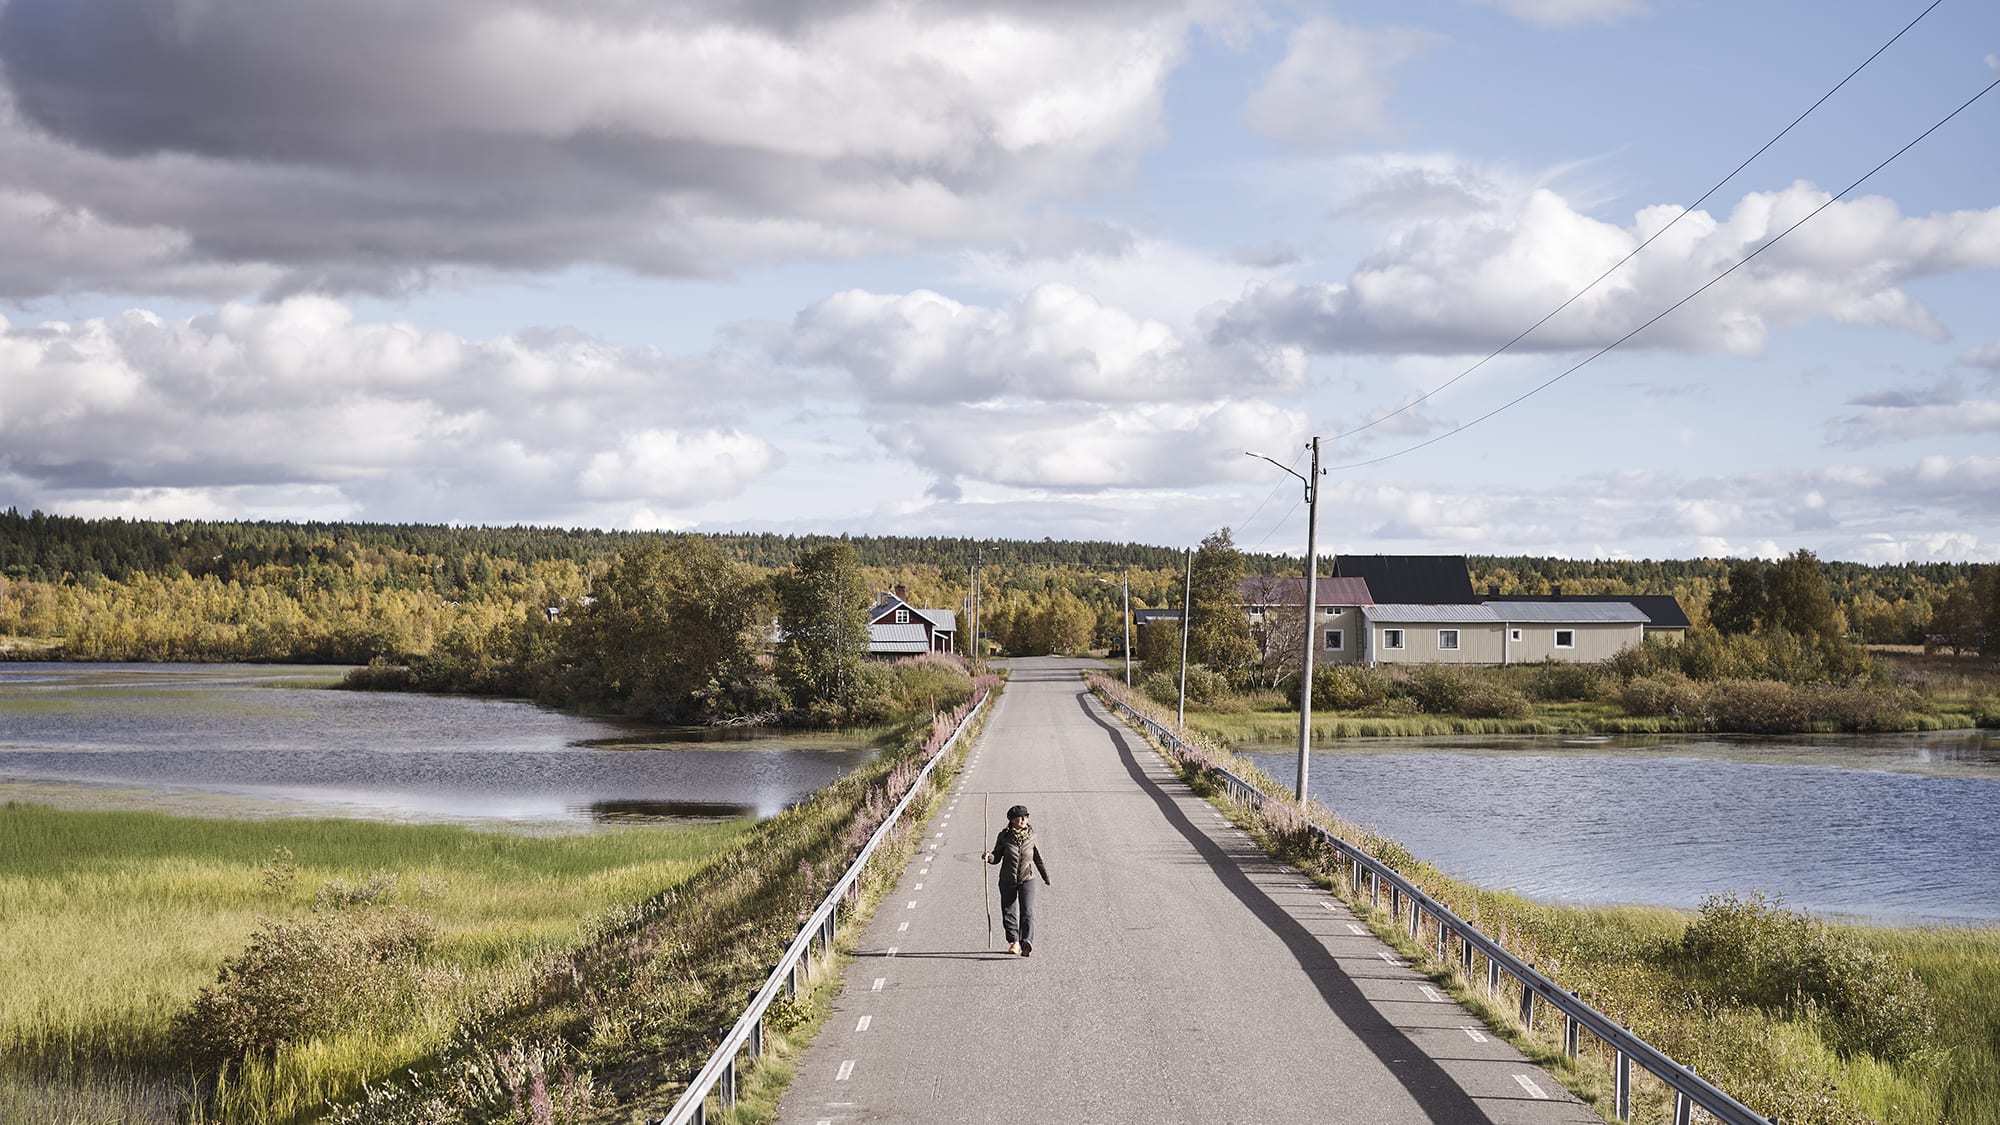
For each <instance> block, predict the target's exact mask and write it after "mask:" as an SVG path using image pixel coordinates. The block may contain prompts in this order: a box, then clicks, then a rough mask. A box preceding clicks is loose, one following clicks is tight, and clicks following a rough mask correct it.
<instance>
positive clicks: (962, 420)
mask: <svg viewBox="0 0 2000 1125" xmlns="http://www.w3.org/2000/svg"><path fill="white" fill-rule="evenodd" d="M874 432H875V436H876V438H877V439H878V440H880V441H881V442H882V443H883V444H884V445H886V446H888V447H889V448H890V449H891V450H892V451H894V452H896V453H898V454H900V455H902V456H904V457H906V458H908V459H909V460H910V461H911V462H912V463H914V464H916V465H918V466H919V467H921V468H923V469H925V470H927V471H929V472H931V473H933V474H934V475H935V476H936V477H937V478H938V479H939V480H940V481H941V482H944V487H943V488H942V489H941V491H943V492H946V493H949V491H950V490H951V489H952V487H953V486H954V485H955V484H956V482H958V481H961V480H973V481H983V482H986V483H989V484H996V485H1002V486H1006V487H1010V488H1041V489H1054V490H1062V491H1072V492H1101V491H1112V490H1160V489H1175V488H1186V487H1199V486H1203V485H1209V484H1214V483H1216V482H1218V481H1224V480H1244V479H1251V478H1252V477H1253V475H1259V474H1257V470H1256V469H1255V468H1253V467H1251V466H1250V465H1249V464H1248V463H1249V462H1250V459H1249V458H1247V457H1245V456H1243V451H1244V450H1245V449H1251V448H1260V447H1284V446H1287V445H1294V444H1297V443H1298V442H1299V441H1300V440H1302V438H1303V435H1304V433H1305V422H1304V419H1303V418H1302V417H1300V416H1299V415H1297V414H1295V413H1292V412H1289V411H1286V410H1283V409H1281V408H1279V407H1277V406H1273V405H1271V404H1269V403H1262V402H1215V403H1198V404H1186V405H1178V404H1171V405H1161V404H1147V405H1137V406H1130V407H1121V408H1118V409H1098V410H1082V411H1079V410H1075V409H1071V408H1068V407H1065V406H1061V405H1050V404H1042V403H993V404H988V405H984V406H973V407H956V408H949V409H933V410H923V411H898V412H894V413H892V414H889V415H888V416H885V417H882V418H880V419H879V420H878V421H877V422H876V423H875V426H874Z"/></svg>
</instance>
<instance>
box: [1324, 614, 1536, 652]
mask: <svg viewBox="0 0 2000 1125" xmlns="http://www.w3.org/2000/svg"><path fill="white" fill-rule="evenodd" d="M1361 617H1362V621H1363V628H1362V640H1363V643H1364V645H1365V647H1364V648H1363V650H1362V652H1361V654H1360V657H1359V658H1360V659H1362V660H1365V661H1367V662H1368V663H1370V664H1500V663H1503V662H1505V660H1506V658H1507V634H1506V632H1505V623H1504V622H1502V621H1501V620H1500V615H1499V614H1498V613H1496V612H1494V610H1492V609H1491V608H1489V607H1487V606H1483V605H1369V606H1362V607H1361Z"/></svg>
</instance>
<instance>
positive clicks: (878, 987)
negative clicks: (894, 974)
mask: <svg viewBox="0 0 2000 1125" xmlns="http://www.w3.org/2000/svg"><path fill="white" fill-rule="evenodd" d="M888 983H889V978H888V977H876V978H875V983H874V984H871V985H869V986H868V991H870V992H880V991H882V986H883V985H885V984H888Z"/></svg>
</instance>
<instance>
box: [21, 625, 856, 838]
mask: <svg viewBox="0 0 2000 1125" xmlns="http://www.w3.org/2000/svg"><path fill="white" fill-rule="evenodd" d="M343 671H345V670H344V669H340V668H332V669H329V668H325V667H296V666H272V665H190V664H0V799H11V800H30V801H44V802H49V803H55V804H60V805H65V806H70V807H84V806H87V807H99V808H103V807H146V808H168V809H171V810H174V811H183V812H199V813H211V814H220V815H274V814H282V815H307V814H315V815H343V816H367V817H377V818H382V819H391V820H450V821H466V822H509V823H515V824H523V825H546V826H554V827H566V828H577V827H584V826H588V825H590V824H593V823H604V822H619V821H630V820H657V819H707V818H715V817H734V816H768V815H770V814H772V813H775V812H777V811H779V810H781V809H783V808H784V807H786V806H787V805H789V804H792V803H793V802H796V801H798V800H799V799H800V798H802V797H804V796H805V795H806V794H808V793H811V792H812V791H813V790H815V789H818V788H819V787H821V786H823V785H825V784H827V783H828V782H831V781H833V780H834V779H835V778H837V777H839V776H841V775H842V774H844V773H846V772H847V771H848V770H851V769H853V768H855V767H856V766H859V765H861V764H863V763H866V762H868V761H870V760H872V759H873V758H874V757H875V755H876V753H877V752H878V751H877V749H876V748H875V747H873V746H871V745H869V744H868V741H867V737H866V736H865V735H853V734H833V735H828V734H813V735H795V734H778V733H773V732H770V731H757V730H744V729H728V730H722V731H710V730H699V729H690V730H664V729H662V728H658V727H647V726H641V725H635V724H627V723H619V722H615V721H609V720H603V719H592V718H583V717H579V716H575V715H566V714H563V713H561V712H557V711H552V710H549V709H546V708H542V707H537V706H534V705H533V704H528V703H520V702H513V701H506V700H491V699H470V698H463V697H457V696H435V695H414V694H380V693H364V692H348V691H329V690H326V686H327V685H329V684H331V683H333V682H335V681H336V680H337V679H338V678H339V676H340V674H341V673H342V672H343Z"/></svg>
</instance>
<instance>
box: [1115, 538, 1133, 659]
mask: <svg viewBox="0 0 2000 1125" xmlns="http://www.w3.org/2000/svg"><path fill="white" fill-rule="evenodd" d="M1118 586H1119V588H1120V589H1121V590H1122V591H1124V594H1125V686H1126V687H1131V686H1132V568H1131V567H1129V566H1128V567H1126V568H1125V572H1124V573H1123V574H1121V575H1119V577H1118Z"/></svg>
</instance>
